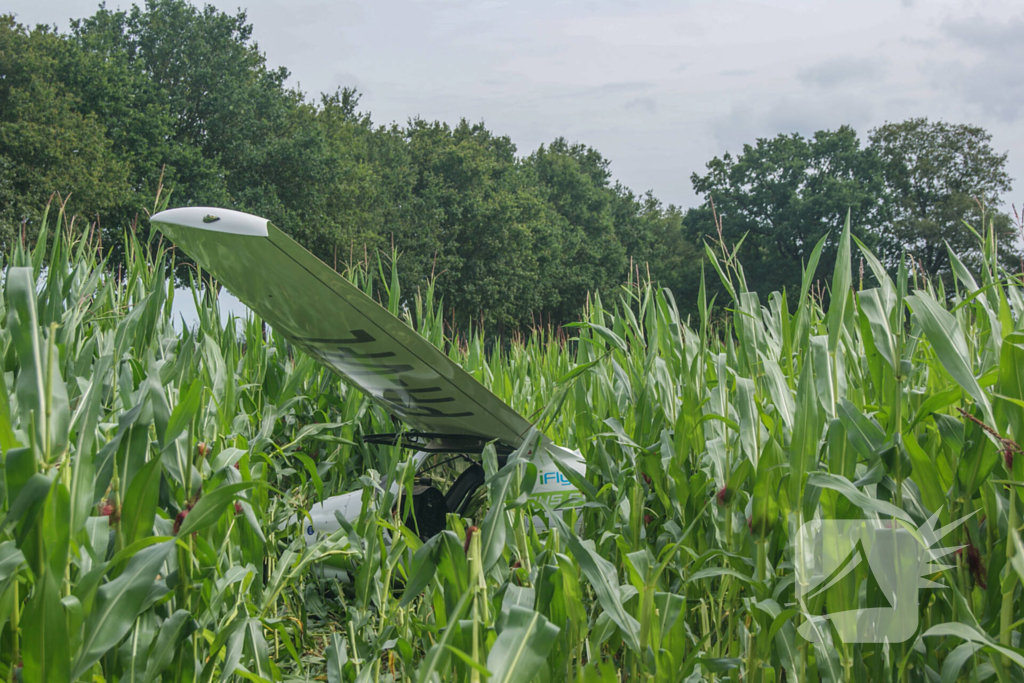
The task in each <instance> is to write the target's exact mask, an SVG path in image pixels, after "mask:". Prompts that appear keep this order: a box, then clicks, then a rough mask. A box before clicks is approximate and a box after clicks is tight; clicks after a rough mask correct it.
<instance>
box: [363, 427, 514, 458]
mask: <svg viewBox="0 0 1024 683" xmlns="http://www.w3.org/2000/svg"><path fill="white" fill-rule="evenodd" d="M492 441H493V442H494V450H495V452H497V453H498V455H509V454H511V453H512V452H513V451H514V450H515V448H514V447H512V446H509V445H507V444H503V443H501V442H500V441H494V439H489V438H487V437H484V436H474V435H472V434H436V433H433V432H390V433H387V434H366V435H364V436H363V442H364V443H372V444H378V445H381V446H400V447H402V448H410V449H412V450H414V451H424V452H426V453H483V452H484V447H486V446H487V444H489V443H491V442H492Z"/></svg>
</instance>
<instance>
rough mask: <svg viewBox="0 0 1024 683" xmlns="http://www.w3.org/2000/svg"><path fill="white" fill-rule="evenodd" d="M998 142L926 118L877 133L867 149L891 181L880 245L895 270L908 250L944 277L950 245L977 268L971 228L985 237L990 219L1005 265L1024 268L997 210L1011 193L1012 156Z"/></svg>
mask: <svg viewBox="0 0 1024 683" xmlns="http://www.w3.org/2000/svg"><path fill="white" fill-rule="evenodd" d="M991 139H992V136H991V135H990V134H989V133H988V132H986V131H985V130H984V129H983V128H980V127H978V126H971V125H965V124H949V123H944V122H942V121H936V122H930V121H928V119H925V118H917V119H908V120H907V121H903V122H901V123H886V124H885V125H883V126H879V127H878V128H875V129H874V130H872V131H871V132H870V137H869V140H870V144H869V147H868V149H869V150H870V151H871V152H872V153H873V154H875V155H876V156H877V157H878V159H879V160H880V162H881V169H882V173H883V177H884V180H885V190H886V192H885V197H884V202H883V203H882V207H881V208H882V215H883V222H882V223H881V225H880V228H881V229H880V230H879V231H878V242H879V250H880V252H881V255H882V256H883V257H884V258H885V260H886V262H887V263H888V264H890V265H892V264H895V263H897V262H898V260H899V258H900V255H901V254H902V253H903V252H904V251H909V252H910V253H911V254H913V255H914V257H915V259H916V260H917V261H918V262H919V263H920V264H921V265H922V266H923V268H924V269H925V271H926V272H927V273H929V274H931V275H945V274H947V273H948V272H949V257H948V254H947V250H946V244H947V243H948V244H949V246H950V247H952V249H953V250H954V251H955V252H956V253H957V254H958V255H960V256H961V258H964V259H966V260H967V261H968V262H969V263H970V262H975V263H976V262H977V259H978V257H979V256H980V250H979V245H978V241H977V238H976V237H975V236H974V235H973V234H972V233H971V231H970V230H969V229H968V228H967V227H966V226H965V225H964V223H965V222H966V223H969V224H971V225H972V226H973V227H974V228H975V229H977V230H979V231H980V230H981V229H982V228H983V225H982V213H983V212H985V213H986V214H987V219H988V220H991V225H992V227H993V228H994V229H995V232H996V236H997V238H998V239H999V241H1000V242H1001V244H1002V245H1003V248H1002V253H1003V255H1004V257H1005V260H1006V264H1007V265H1008V266H1009V267H1012V268H1013V269H1014V270H1017V269H1018V268H1019V267H1020V261H1019V257H1020V252H1019V250H1018V249H1017V248H1016V247H1015V246H1014V242H1015V237H1016V235H1015V233H1014V230H1013V227H1012V224H1011V221H1010V218H1009V216H1007V215H1006V214H1005V213H1002V212H1000V211H998V207H999V205H1000V199H999V195H1000V194H1001V193H1006V192H1009V191H1010V177H1009V175H1008V174H1007V172H1006V154H1005V153H1003V154H997V153H996V152H995V151H994V150H993V149H992V146H991V145H990V144H989V143H990V141H991ZM984 227H985V228H987V227H988V225H985V226H984Z"/></svg>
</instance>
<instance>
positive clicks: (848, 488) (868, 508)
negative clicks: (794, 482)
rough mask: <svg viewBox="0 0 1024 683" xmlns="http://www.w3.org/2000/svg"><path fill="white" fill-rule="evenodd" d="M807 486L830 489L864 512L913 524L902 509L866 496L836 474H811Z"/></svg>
mask: <svg viewBox="0 0 1024 683" xmlns="http://www.w3.org/2000/svg"><path fill="white" fill-rule="evenodd" d="M807 485H808V486H817V487H818V488H823V489H831V490H833V491H838V492H839V493H841V494H843V495H844V496H846V498H847V500H849V501H850V502H851V503H853V504H854V505H856V506H857V507H859V508H860V509H861V510H864V511H865V512H877V513H879V514H882V515H889V516H890V517H895V518H896V519H902V520H904V521H906V522H910V523H911V524H913V519H912V518H911V516H910V515H909V514H907V513H906V512H905V511H903V510H902V509H900V508H898V507H896V506H895V505H893V504H892V503H887V502H885V501H884V500H879V499H878V498H872V497H871V496H869V495H868V494H866V493H864V492H863V491H861V490H860V489H858V488H857V487H856V486H854V485H853V482H851V481H850V480H849V479H847V478H845V477H841V476H839V475H837V474H827V473H825V472H812V473H811V474H810V475H809V476H808V477H807Z"/></svg>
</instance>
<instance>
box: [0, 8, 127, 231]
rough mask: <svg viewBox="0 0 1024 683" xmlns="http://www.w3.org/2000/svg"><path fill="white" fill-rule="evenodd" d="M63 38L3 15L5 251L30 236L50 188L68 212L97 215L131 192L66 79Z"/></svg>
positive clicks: (0, 164)
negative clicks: (23, 235) (63, 74)
mask: <svg viewBox="0 0 1024 683" xmlns="http://www.w3.org/2000/svg"><path fill="white" fill-rule="evenodd" d="M61 41H62V39H61V37H60V36H59V35H57V34H56V33H55V32H53V31H52V30H50V29H47V28H46V27H38V28H36V29H35V30H33V31H31V32H29V31H27V30H26V29H25V28H24V27H23V26H20V25H19V24H17V23H16V22H15V21H14V20H13V19H12V18H11V17H10V16H0V74H2V77H0V199H2V201H3V205H2V206H0V251H7V250H8V249H9V248H10V246H11V242H12V240H14V239H16V238H17V237H18V236H19V233H20V230H21V227H22V225H24V226H25V228H26V229H27V230H26V232H27V234H28V237H30V238H31V237H32V236H33V235H34V234H35V232H36V231H37V230H38V226H37V221H38V218H39V216H40V214H41V212H42V211H43V209H44V207H45V205H46V203H47V200H48V198H49V196H50V194H51V193H52V192H57V193H59V195H60V196H61V197H62V198H63V199H65V200H67V201H68V204H67V209H68V212H69V214H70V213H76V214H80V215H84V216H95V215H96V214H97V213H98V212H102V211H105V210H107V209H109V208H111V207H113V206H116V205H118V204H119V203H120V202H123V201H124V200H125V198H126V197H127V196H128V193H129V188H130V185H129V182H128V179H127V166H126V165H125V164H124V162H123V161H121V160H120V159H119V158H118V157H117V155H116V153H115V150H114V149H113V146H112V144H111V142H110V140H109V139H108V138H107V136H106V129H105V127H104V126H103V123H102V122H101V121H100V120H99V119H98V118H97V117H96V116H95V115H94V114H92V113H88V112H82V111H81V110H80V102H79V100H78V98H77V97H76V96H75V94H74V93H73V92H71V91H70V90H69V89H68V88H67V87H66V86H65V84H64V83H63V82H62V80H61V69H60V64H61V60H60V53H61V51H62V42H61Z"/></svg>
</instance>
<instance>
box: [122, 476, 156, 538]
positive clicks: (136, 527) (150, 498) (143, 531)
mask: <svg viewBox="0 0 1024 683" xmlns="http://www.w3.org/2000/svg"><path fill="white" fill-rule="evenodd" d="M162 473H163V466H162V464H161V462H160V459H159V458H153V459H152V460H150V461H149V462H148V463H146V464H145V466H143V468H142V469H141V470H139V472H138V474H136V475H135V477H133V478H132V483H131V484H130V485H129V486H128V492H127V493H126V494H125V497H124V505H123V506H122V508H121V519H122V525H123V529H124V540H125V543H134V542H135V541H137V540H139V539H140V538H143V537H145V536H148V535H149V534H150V533H152V531H153V520H154V519H156V509H157V503H158V500H157V499H158V498H159V496H160V477H161V475H162Z"/></svg>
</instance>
